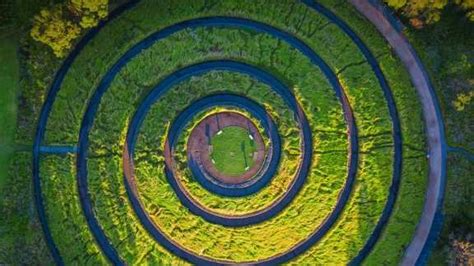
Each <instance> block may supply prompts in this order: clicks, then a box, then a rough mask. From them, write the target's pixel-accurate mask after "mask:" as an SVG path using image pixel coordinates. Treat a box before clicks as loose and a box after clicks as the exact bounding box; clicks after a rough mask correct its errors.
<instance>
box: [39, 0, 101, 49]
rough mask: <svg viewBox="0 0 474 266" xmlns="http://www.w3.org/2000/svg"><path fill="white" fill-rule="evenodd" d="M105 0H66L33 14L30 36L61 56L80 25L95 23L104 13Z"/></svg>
mask: <svg viewBox="0 0 474 266" xmlns="http://www.w3.org/2000/svg"><path fill="white" fill-rule="evenodd" d="M108 5H109V1H108V0H69V1H66V2H64V3H61V4H57V5H55V6H53V7H51V8H49V9H43V10H41V11H40V13H39V14H38V15H36V16H35V17H34V21H33V27H32V28H31V32H30V35H31V37H32V38H33V39H34V40H36V41H39V42H41V43H44V44H46V45H47V46H49V47H50V48H51V49H52V50H53V53H54V54H55V55H56V56H57V57H60V58H61V57H64V56H65V55H66V54H67V53H68V52H69V50H70V49H71V47H72V44H73V43H74V40H76V39H77V38H78V37H79V36H80V35H81V33H82V32H83V30H84V29H88V28H92V27H95V26H96V25H97V24H98V23H99V21H100V20H101V19H104V18H105V17H107V14H108Z"/></svg>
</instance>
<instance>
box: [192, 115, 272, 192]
mask: <svg viewBox="0 0 474 266" xmlns="http://www.w3.org/2000/svg"><path fill="white" fill-rule="evenodd" d="M187 150H188V157H190V159H192V160H194V161H196V162H197V163H198V165H199V167H200V168H201V169H202V170H203V171H204V172H205V173H206V174H208V175H210V176H211V177H212V178H214V179H216V180H219V181H220V182H222V183H224V184H241V183H243V182H246V181H248V180H251V179H252V178H253V177H255V176H256V174H258V173H259V171H260V169H261V168H262V166H263V163H264V160H265V157H266V156H265V151H266V149H265V143H264V142H263V139H262V136H261V135H260V132H259V131H258V128H257V127H256V126H255V124H254V123H253V122H252V121H251V120H250V119H249V118H247V117H246V116H244V115H242V114H240V113H237V112H231V111H226V112H220V113H216V114H212V115H209V116H207V117H205V118H204V119H203V120H201V121H200V122H199V123H198V124H197V125H196V127H195V128H194V129H193V131H192V132H191V135H190V137H189V140H188V143H187Z"/></svg>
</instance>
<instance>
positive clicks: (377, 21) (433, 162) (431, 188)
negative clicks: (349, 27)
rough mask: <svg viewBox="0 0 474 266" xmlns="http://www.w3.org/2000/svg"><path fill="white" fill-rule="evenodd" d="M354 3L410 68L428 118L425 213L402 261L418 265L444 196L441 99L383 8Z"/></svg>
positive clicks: (362, 0) (360, 1)
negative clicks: (439, 101)
mask: <svg viewBox="0 0 474 266" xmlns="http://www.w3.org/2000/svg"><path fill="white" fill-rule="evenodd" d="M350 2H351V4H352V5H353V6H354V7H355V8H356V9H357V10H358V11H359V12H360V13H361V14H363V15H364V16H365V17H366V18H367V19H368V20H370V21H371V22H372V23H373V24H374V25H375V26H376V28H377V29H378V31H379V32H380V33H381V34H382V35H383V36H384V37H385V39H386V40H387V41H388V42H389V44H390V46H391V47H392V49H393V50H394V51H395V53H396V54H397V55H398V57H399V58H400V60H401V61H402V62H403V64H404V65H405V67H406V69H407V70H408V72H409V74H410V76H411V80H412V83H413V85H414V87H415V89H416V91H417V93H418V96H419V99H420V102H421V105H422V108H423V116H424V121H425V133H426V138H427V143H428V149H429V175H428V187H427V190H426V196H425V205H424V208H423V213H422V217H421V219H420V221H419V224H418V226H417V228H416V231H415V234H414V236H413V239H412V241H411V243H410V244H409V246H408V247H407V248H406V250H405V254H404V257H403V260H402V263H401V264H402V265H415V264H416V263H417V261H418V259H419V258H420V255H421V254H422V251H423V248H424V247H425V243H426V242H427V240H428V238H429V235H430V231H431V227H432V225H433V221H434V219H435V216H436V213H437V210H438V206H439V205H438V204H439V203H440V201H441V200H442V197H443V186H444V173H445V163H446V160H445V152H446V149H445V140H444V134H443V132H444V131H443V130H444V128H443V122H442V118H441V116H440V115H439V108H438V105H437V104H438V103H437V102H436V99H435V95H434V93H433V91H432V88H431V84H430V81H429V78H428V76H427V75H426V73H425V70H424V67H423V65H422V64H421V62H420V60H419V59H418V57H417V55H416V53H415V51H414V50H413V48H412V47H411V45H410V44H409V42H408V40H407V38H406V37H405V36H404V35H403V33H402V32H400V31H398V30H396V29H395V27H394V26H393V25H392V24H391V21H390V20H389V18H387V17H386V14H384V12H383V9H382V8H377V7H376V6H375V5H374V4H373V3H370V2H369V1H368V0H350Z"/></svg>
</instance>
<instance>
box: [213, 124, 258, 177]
mask: <svg viewBox="0 0 474 266" xmlns="http://www.w3.org/2000/svg"><path fill="white" fill-rule="evenodd" d="M211 144H212V153H211V158H212V160H214V165H215V166H216V168H217V170H219V171H220V172H221V173H223V174H228V175H233V176H238V175H240V174H243V173H245V172H246V171H247V170H248V169H250V167H252V166H253V164H254V161H253V153H254V152H255V151H256V147H255V142H254V141H253V140H252V139H250V137H249V133H248V131H247V130H246V129H244V128H241V127H234V126H231V127H225V128H223V129H222V130H221V131H220V132H218V133H217V135H215V136H214V137H213V138H212V140H211Z"/></svg>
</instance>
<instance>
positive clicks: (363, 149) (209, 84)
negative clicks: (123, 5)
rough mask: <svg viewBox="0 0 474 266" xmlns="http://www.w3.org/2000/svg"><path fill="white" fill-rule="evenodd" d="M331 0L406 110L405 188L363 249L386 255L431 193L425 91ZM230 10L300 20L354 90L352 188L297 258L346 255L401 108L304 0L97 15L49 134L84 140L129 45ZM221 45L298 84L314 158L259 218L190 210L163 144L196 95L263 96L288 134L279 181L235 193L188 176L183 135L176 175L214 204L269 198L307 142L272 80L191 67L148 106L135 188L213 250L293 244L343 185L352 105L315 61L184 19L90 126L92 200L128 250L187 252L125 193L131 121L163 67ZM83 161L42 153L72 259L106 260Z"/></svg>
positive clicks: (379, 191) (259, 205)
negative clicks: (229, 220)
mask: <svg viewBox="0 0 474 266" xmlns="http://www.w3.org/2000/svg"><path fill="white" fill-rule="evenodd" d="M322 2H323V3H324V4H325V5H327V6H328V7H330V8H331V9H333V11H334V12H336V13H337V15H338V16H340V17H341V18H343V19H344V20H345V21H347V22H348V23H349V24H350V25H351V27H353V29H354V30H355V31H356V32H357V33H359V35H360V36H361V37H362V39H363V41H364V42H366V43H367V45H368V46H369V47H370V49H371V51H372V52H373V53H374V54H375V55H376V56H377V59H378V61H379V63H380V66H381V68H382V70H383V72H384V74H385V76H386V78H387V80H388V82H389V84H390V86H391V88H392V91H393V94H394V98H395V101H396V104H397V108H398V111H399V115H400V119H401V127H402V134H403V141H404V144H405V145H404V147H403V148H404V150H403V156H404V161H403V169H402V179H401V187H400V194H399V198H398V200H397V203H396V207H395V210H394V213H393V215H392V217H391V219H390V222H389V224H388V226H387V228H386V230H385V231H384V234H383V235H382V238H381V239H380V241H379V242H378V244H377V245H376V247H375V249H374V251H373V253H372V254H371V256H370V257H369V258H368V261H367V263H368V264H377V265H380V264H384V263H388V264H390V263H393V262H396V261H398V260H399V259H400V256H401V254H402V252H403V247H404V246H405V245H406V244H407V243H408V242H409V241H410V237H411V235H412V233H413V231H414V229H415V226H416V223H417V221H418V220H419V215H420V213H421V206H422V203H423V196H424V188H425V187H424V185H425V182H426V181H425V176H426V170H427V166H426V159H425V154H424V148H425V144H424V138H423V127H422V125H423V121H422V118H421V111H420V107H419V103H418V101H417V97H416V94H415V91H414V89H413V88H412V86H411V84H410V81H409V79H408V75H407V73H406V72H404V71H403V70H402V69H403V67H402V65H401V64H400V62H399V61H398V60H396V59H395V58H394V57H393V56H392V54H391V53H390V49H389V47H388V46H387V45H386V43H384V41H383V39H382V37H380V36H379V35H378V33H377V32H376V30H375V29H374V28H373V27H371V26H368V25H367V22H366V21H364V20H362V19H361V18H360V17H358V16H357V15H356V11H355V10H353V9H351V8H349V7H348V5H346V4H345V2H344V4H343V5H341V4H340V3H335V2H334V1H329V0H328V1H322ZM225 15H227V16H237V17H244V18H250V19H252V20H257V21H261V22H263V23H267V24H270V25H273V26H274V27H276V28H279V29H281V30H284V31H286V32H289V33H291V34H294V35H295V36H296V37H298V38H299V39H300V40H302V41H304V42H305V43H307V44H308V46H310V47H311V48H312V49H313V50H314V51H315V52H317V53H318V54H319V55H320V56H321V58H322V59H323V60H324V61H325V62H327V63H328V65H329V66H330V67H331V69H332V70H333V71H334V72H335V73H336V74H337V77H338V79H339V80H340V82H341V84H342V86H343V89H344V92H345V93H346V94H347V96H348V98H349V102H350V104H351V107H352V109H353V111H354V116H355V119H356V124H357V127H358V131H359V132H358V133H359V137H360V139H359V144H360V156H359V161H358V173H357V177H356V182H355V185H354V190H353V192H352V194H351V197H350V198H349V201H348V204H347V206H346V207H345V209H344V212H343V214H342V215H341V217H340V219H339V220H338V221H337V222H336V224H335V225H334V227H333V228H332V229H331V230H330V232H329V233H328V234H327V235H326V236H325V237H324V238H323V239H322V240H321V241H320V242H318V243H317V244H316V245H314V246H313V247H312V248H310V249H309V250H308V251H307V252H306V253H305V254H303V255H302V256H300V257H298V258H296V259H295V260H294V263H295V264H298V263H300V264H324V265H334V264H344V263H347V262H348V261H349V260H350V259H351V258H353V257H354V256H355V255H356V254H357V253H358V251H359V250H360V249H361V248H362V247H363V245H364V244H365V242H366V241H367V239H368V237H369V236H370V234H371V233H372V231H373V229H374V227H375V225H376V223H377V221H378V218H379V217H380V215H381V213H382V210H383V208H384V206H385V203H386V199H387V196H388V193H389V188H390V185H391V181H392V175H393V173H392V165H393V140H392V121H391V118H390V116H389V113H388V108H387V103H386V101H385V99H384V95H383V93H382V90H381V88H380V85H379V83H378V81H377V79H376V77H375V75H374V73H373V72H372V69H371V67H370V66H369V65H368V64H367V63H366V62H365V59H364V57H363V55H362V54H361V52H360V51H359V50H358V48H357V47H356V46H355V44H354V43H353V42H352V41H351V39H350V38H349V37H348V36H346V35H345V34H344V33H343V32H342V31H341V30H340V29H339V28H338V27H337V26H336V25H334V24H331V23H328V21H327V19H326V18H324V17H323V16H321V15H320V14H318V13H316V12H314V11H312V10H308V9H307V7H305V6H304V5H303V4H301V3H299V2H296V1H289V0H288V1H270V0H268V1H264V0H261V1H231V0H229V1H191V0H181V1H174V0H165V1H160V2H159V3H157V2H156V1H151V0H149V1H147V0H143V1H141V2H140V3H139V4H138V5H137V6H136V7H135V8H134V9H132V10H130V11H128V12H126V13H125V14H123V15H122V16H121V17H119V18H117V19H116V20H114V21H112V22H111V23H110V24H109V25H108V26H106V27H105V28H104V29H102V30H101V31H100V32H99V33H98V35H97V36H96V37H95V38H94V39H93V40H92V41H91V42H90V44H88V45H87V46H86V47H85V48H84V50H83V51H82V52H81V53H80V54H79V56H78V58H77V60H76V61H75V62H74V63H73V64H72V66H71V68H70V69H69V72H68V74H67V75H66V77H65V80H64V82H63V84H62V87H61V90H60V91H59V94H58V97H57V99H56V101H55V103H54V105H53V109H52V112H51V115H50V118H49V121H48V125H47V131H46V136H45V143H46V144H74V143H76V142H77V138H78V132H79V128H80V125H81V120H82V118H83V115H84V111H85V108H86V106H87V105H86V103H87V102H88V100H89V98H90V97H91V95H92V94H93V92H94V90H95V89H96V87H97V85H98V84H99V82H100V80H101V78H102V77H103V76H104V74H105V73H106V72H107V71H108V70H109V69H110V68H111V67H112V66H113V64H114V63H115V62H116V61H117V60H118V58H119V57H120V56H121V55H123V54H124V52H125V51H127V50H128V49H129V48H130V47H131V46H133V45H134V44H136V43H137V42H139V41H140V40H142V39H143V38H145V37H146V36H149V35H150V34H151V33H153V32H155V31H157V30H159V29H162V28H164V27H166V26H169V25H172V24H175V23H177V22H180V21H182V20H186V19H191V18H196V17H203V16H225ZM214 59H232V60H236V61H241V62H245V63H248V64H251V65H255V66H257V67H260V68H263V69H265V70H267V71H269V72H271V73H272V74H273V75H275V76H277V77H278V78H280V79H281V80H282V81H283V82H284V83H285V84H286V85H287V86H288V87H289V88H290V90H291V91H292V92H293V93H294V94H295V95H296V97H297V99H298V101H299V102H300V104H301V106H302V108H303V110H304V112H305V114H306V115H307V117H308V121H309V124H310V128H311V131H312V134H313V143H314V145H313V160H312V162H311V172H310V174H309V175H308V179H307V181H306V183H305V185H304V187H303V188H302V190H301V191H300V193H298V195H297V196H296V198H295V199H294V200H293V202H291V203H290V205H289V207H288V208H286V209H285V210H283V211H282V212H281V213H280V214H279V215H277V216H276V217H274V218H273V219H271V220H269V221H265V222H263V223H261V224H257V225H252V226H248V227H244V228H228V227H223V226H219V225H215V224H210V223H208V222H206V221H205V220H203V219H202V218H200V217H197V216H195V215H193V214H191V213H190V212H189V211H188V210H187V209H186V208H184V207H183V206H182V205H181V204H180V201H179V199H178V198H177V197H176V195H175V193H174V192H173V190H172V188H171V187H170V185H169V184H168V182H167V179H166V177H165V174H164V171H163V170H164V164H163V160H164V158H163V155H162V150H163V144H164V138H165V136H166V133H167V128H168V126H169V123H170V121H172V119H173V118H174V117H176V115H177V114H178V113H179V112H181V111H182V110H183V109H184V108H186V107H187V106H188V105H189V104H190V103H192V102H193V101H195V100H197V99H199V98H200V97H203V96H205V95H207V94H209V93H212V92H224V91H225V92H233V93H238V94H241V95H244V96H246V97H249V98H251V99H253V100H255V101H257V102H259V103H260V104H262V105H263V106H264V107H265V109H266V110H267V111H268V113H269V114H270V115H271V116H272V118H273V119H274V120H275V122H276V123H277V125H278V131H279V133H280V135H281V138H282V141H283V142H282V144H283V147H282V150H283V153H282V161H281V164H280V167H279V169H278V172H277V175H276V176H275V177H274V178H273V179H272V181H271V183H270V184H269V185H268V186H267V187H266V188H264V189H262V191H259V192H258V193H256V194H254V195H250V196H248V197H243V198H238V199H229V198H224V197H220V196H218V195H215V194H212V193H210V192H208V191H207V190H205V189H203V188H202V187H200V186H199V184H198V183H197V182H196V181H195V180H194V179H193V178H192V176H191V175H190V173H189V171H188V170H186V165H185V156H183V154H184V153H185V148H184V147H185V145H184V143H185V142H184V141H183V140H184V139H185V138H181V139H180V143H179V144H178V149H177V158H178V160H177V161H178V167H177V168H178V169H177V172H178V173H180V175H179V181H180V182H181V183H182V184H183V186H184V187H185V189H186V190H187V191H189V192H190V194H192V197H193V198H195V199H197V200H198V201H199V203H201V204H202V205H203V206H205V207H206V208H208V209H209V210H210V211H212V212H216V213H224V214H228V215H229V214H231V215H244V214H248V213H249V212H254V211H257V210H262V209H263V208H265V207H268V206H269V205H270V204H271V203H272V202H274V201H275V200H278V199H279V198H280V197H281V196H282V195H283V194H284V193H285V191H286V190H287V189H288V187H289V186H290V185H291V182H292V181H293V179H294V176H295V174H296V172H297V168H298V163H299V161H300V160H299V159H300V156H301V147H300V146H301V143H300V142H301V137H300V136H299V128H298V124H297V123H296V122H295V119H294V114H293V113H292V112H290V111H288V107H287V106H286V104H285V103H284V102H283V100H282V99H281V98H279V96H278V95H277V94H275V93H273V92H272V91H271V90H270V88H269V87H268V86H266V85H263V84H261V83H259V82H257V81H256V80H254V79H252V78H250V77H248V76H246V75H243V74H236V73H229V72H227V71H213V72H210V73H208V74H205V75H202V76H199V77H193V78H191V79H190V80H187V81H184V82H182V83H181V84H179V85H176V86H175V87H173V88H171V90H170V91H169V92H167V93H165V94H164V95H163V96H162V99H161V100H160V101H158V102H157V103H155V104H154V105H153V106H152V108H151V109H150V111H149V113H148V115H147V117H146V118H145V120H144V122H143V126H142V128H141V129H140V134H139V136H138V139H137V147H136V154H135V168H136V179H137V186H138V190H139V193H140V195H141V199H142V201H143V205H144V207H145V209H146V210H147V212H148V213H150V216H151V217H152V219H153V220H154V222H155V223H156V224H157V225H158V226H159V227H160V229H161V230H162V231H163V233H164V234H165V235H166V236H168V237H170V238H171V239H173V240H175V241H176V243H178V244H180V245H182V246H183V247H185V248H186V249H187V250H190V251H193V252H195V253H197V254H200V255H204V256H208V257H212V258H216V259H223V260H232V261H236V262H242V261H255V260H258V259H265V258H268V257H270V256H274V255H277V254H279V253H282V252H285V251H288V250H289V249H290V248H291V247H293V246H294V245H296V244H298V243H299V242H301V241H303V240H304V239H306V238H307V237H308V236H310V235H311V233H312V232H314V231H315V230H317V229H318V227H319V225H320V224H321V223H322V222H323V221H324V220H325V218H326V217H327V216H328V215H329V213H330V212H331V211H332V209H333V208H334V205H335V203H336V201H337V200H338V197H339V193H340V191H341V189H342V187H343V186H344V183H345V179H346V177H347V167H348V155H347V154H348V150H349V144H348V143H349V141H348V136H347V128H346V125H345V122H344V116H343V113H342V110H341V106H340V103H339V101H338V99H337V97H336V95H335V93H334V92H333V90H332V88H331V86H330V84H329V82H328V81H327V80H326V78H325V77H324V75H323V73H322V72H321V71H320V70H319V69H318V68H317V67H315V66H314V65H313V64H312V62H310V61H309V60H308V59H307V58H306V57H305V56H304V55H302V54H301V53H299V52H298V51H296V50H295V49H294V48H292V47H291V46H290V45H288V44H286V43H284V42H282V41H278V40H277V39H275V38H274V37H272V36H270V35H268V34H264V33H257V32H255V31H252V30H244V29H235V28H223V27H217V28H199V29H194V30H184V31H182V32H178V33H176V34H173V35H171V36H170V37H168V38H166V39H165V40H161V41H159V42H157V43H155V44H153V45H152V46H151V47H150V48H149V49H146V50H143V51H142V52H141V54H140V55H138V56H137V57H136V58H134V59H132V60H131V61H130V62H129V63H128V64H127V65H126V66H125V67H124V68H123V69H122V70H121V71H120V72H119V74H118V75H117V77H116V78H115V79H114V80H113V81H112V84H111V86H110V88H109V90H108V91H107V92H106V93H105V94H104V95H103V98H102V100H101V103H100V106H99V110H98V113H97V116H96V118H95V121H94V125H93V127H92V129H91V134H90V136H89V138H90V146H89V150H88V182H89V193H90V195H91V198H92V201H93V202H92V203H93V206H94V212H95V215H96V216H97V219H98V221H99V224H100V225H101V226H102V228H103V230H104V231H105V233H106V235H107V237H108V239H109V241H110V243H111V244H112V245H113V246H114V247H116V249H117V251H118V253H119V254H120V255H121V257H122V258H123V259H124V260H125V261H126V262H127V263H129V264H142V263H149V264H160V263H161V264H183V263H184V262H182V261H181V260H179V259H178V258H176V257H175V256H174V255H172V254H171V253H170V252H168V251H166V250H165V249H164V248H163V247H161V246H160V245H159V244H158V243H156V242H155V241H154V240H153V239H152V238H151V236H150V235H149V234H148V233H147V232H146V231H145V230H144V228H143V227H142V225H141V224H140V222H139V221H138V219H137V217H136V216H135V215H134V213H133V211H132V209H131V206H130V203H129V201H128V200H127V195H126V193H125V189H124V184H123V173H122V152H123V147H124V139H125V135H126V133H127V127H128V124H129V121H130V120H131V118H132V116H133V115H134V112H135V111H136V107H137V106H138V105H139V103H140V102H141V100H142V99H143V98H144V97H145V96H146V95H147V93H149V92H150V90H151V89H152V88H153V87H154V86H155V85H156V84H157V83H158V82H160V81H161V80H163V78H164V77H166V76H167V75H169V74H171V73H173V72H174V71H176V70H177V69H179V68H182V67H183V66H188V65H191V64H195V63H199V62H202V61H206V60H214ZM51 69H54V68H50V69H49V70H50V71H51ZM45 71H46V70H45ZM42 86H43V85H42ZM29 96H31V95H28V97H29ZM31 98H34V97H33V96H31ZM32 102H34V100H32ZM170 103H172V104H170ZM186 134H189V128H188V129H186V130H185V133H184V134H183V135H186ZM75 171H76V169H75V157H73V156H67V157H60V156H49V155H48V156H42V163H41V176H42V180H43V184H44V196H45V198H46V199H47V200H46V202H45V204H46V206H47V209H46V211H47V215H48V219H49V223H50V227H51V229H52V232H53V238H54V239H55V241H56V243H57V245H58V247H59V249H60V252H61V254H62V256H63V258H64V260H65V262H68V263H77V264H87V263H89V264H102V263H104V257H103V256H102V255H101V253H100V249H99V248H98V246H97V244H96V243H95V242H94V240H93V238H92V235H91V233H90V231H89V230H88V228H87V224H86V221H85V219H84V217H83V216H82V212H81V209H80V203H79V200H78V194H77V184H76V182H75V177H76V172H75ZM400 228H403V230H401V229H400ZM66 235H67V236H66ZM73 243H75V244H74V245H73Z"/></svg>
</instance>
